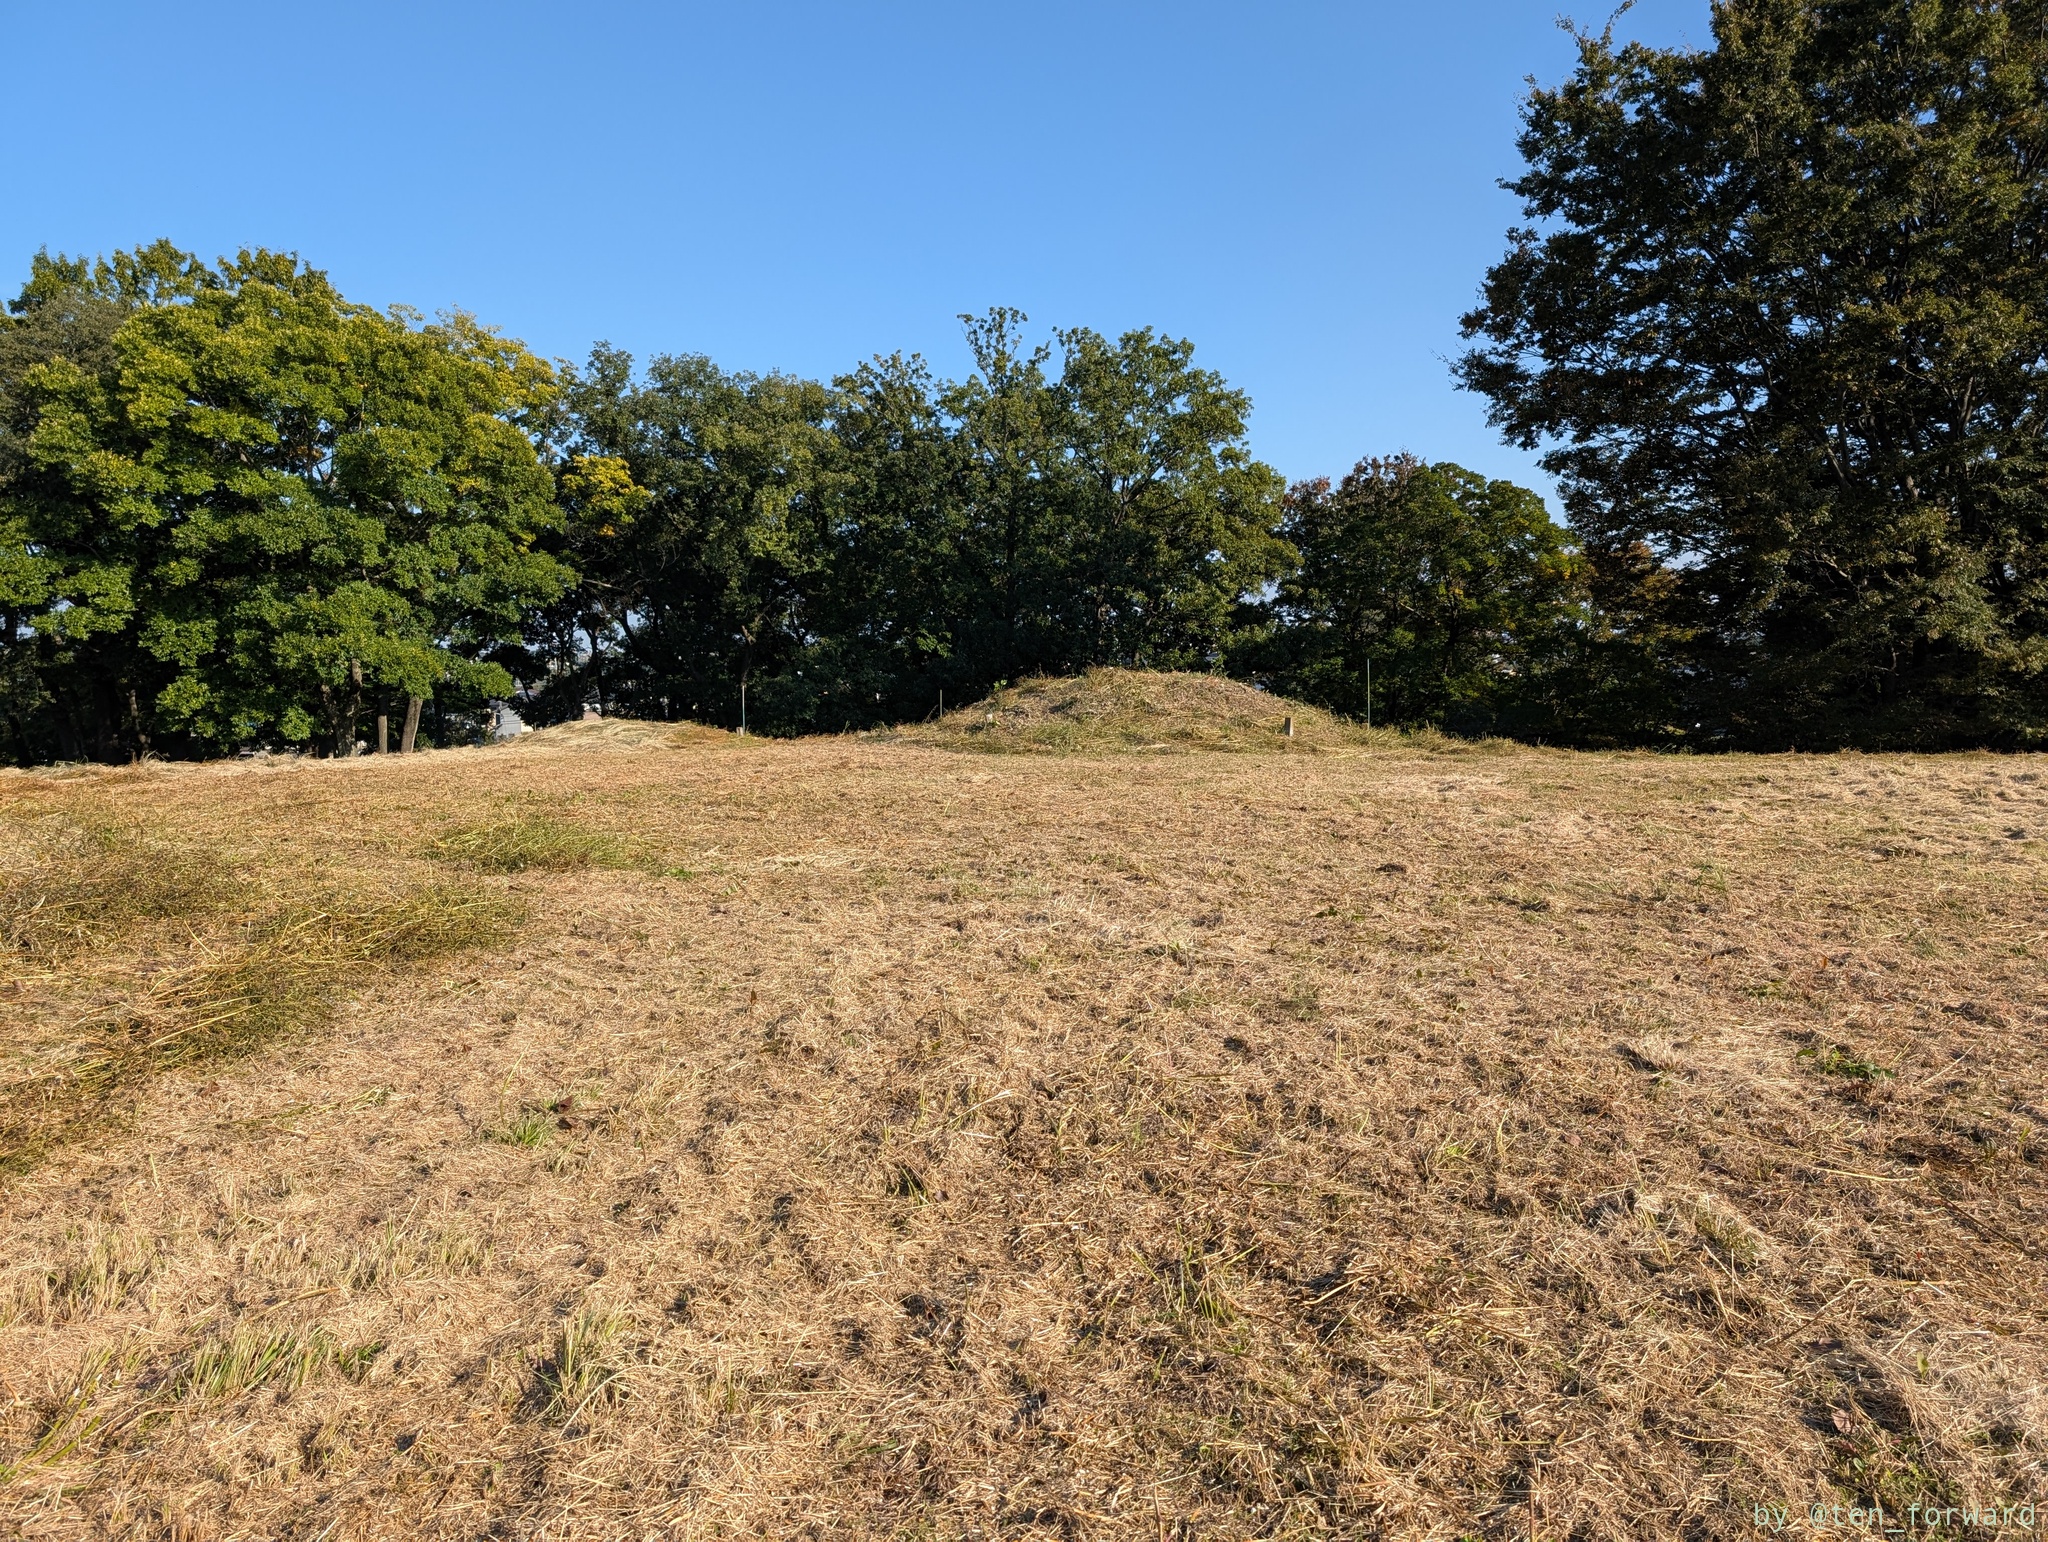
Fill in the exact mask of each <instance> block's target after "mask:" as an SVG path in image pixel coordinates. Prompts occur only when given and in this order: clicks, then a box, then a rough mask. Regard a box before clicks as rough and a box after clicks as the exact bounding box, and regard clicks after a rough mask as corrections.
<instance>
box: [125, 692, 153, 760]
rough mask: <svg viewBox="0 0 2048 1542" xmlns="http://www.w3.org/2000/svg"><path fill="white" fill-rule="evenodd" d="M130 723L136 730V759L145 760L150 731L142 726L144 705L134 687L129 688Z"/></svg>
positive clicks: (147, 752)
mask: <svg viewBox="0 0 2048 1542" xmlns="http://www.w3.org/2000/svg"><path fill="white" fill-rule="evenodd" d="M128 721H129V722H130V723H131V724H133V725H134V728H135V758H136V759H138V760H141V759H144V758H146V757H147V756H148V754H149V730H148V729H147V728H144V727H143V726H142V703H141V701H140V700H138V699H137V697H136V694H135V687H134V686H132V685H131V686H129V687H128Z"/></svg>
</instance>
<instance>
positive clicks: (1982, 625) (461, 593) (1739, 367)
mask: <svg viewBox="0 0 2048 1542" xmlns="http://www.w3.org/2000/svg"><path fill="white" fill-rule="evenodd" d="M1714 28H1715V46H1713V47H1712V48H1708V49H1701V50H1680V51H1671V50H1655V49H1648V48H1643V47H1640V46H1637V45H1629V46H1626V47H1619V48H1617V47H1616V46H1614V44H1613V43H1612V41H1611V39H1610V38H1609V37H1608V36H1606V35H1604V34H1603V35H1598V36H1584V37H1581V38H1580V39H1579V49H1580V57H1579V64H1578V67H1577V69H1576V70H1575V72H1574V73H1573V75H1572V76H1571V78H1570V79H1569V80H1568V81H1567V82H1566V83H1565V84H1564V85H1563V86H1561V87H1558V88H1556V89H1537V90H1534V91H1532V93H1531V95H1530V97H1529V100H1528V102H1527V104H1526V107H1525V112H1524V130H1523V134H1522V137H1521V141H1520V148H1521V151H1522V154H1523V157H1524V160H1525V162H1526V170H1525V172H1524V174H1523V176H1522V177H1521V178H1520V179H1519V180H1518V181H1517V182H1516V183H1514V184H1513V186H1514V188H1515V190H1516V191H1517V192H1518V193H1519V194H1520V196H1521V197H1522V199H1523V200H1524V203H1525V206H1526V208H1527V211H1528V217H1529V219H1530V220H1531V222H1532V223H1531V224H1530V226H1529V227H1528V228H1526V229H1523V230H1518V231H1516V232H1514V233H1512V236H1511V244H1510V248H1509V251H1508V253H1507V255H1506V256H1505V257H1504V259H1503V260H1502V261H1501V262H1500V263H1499V264H1498V265H1497V266H1496V267H1495V268H1494V269H1492V271H1491V272H1490V273H1489V274H1488V275H1487V279H1486V284H1485V288H1484V292H1483V297H1482V303H1481V304H1480V305H1479V306H1478V308H1476V309H1475V310H1474V311H1473V312H1472V314H1471V315H1469V316H1468V317H1467V318H1466V319H1465V330H1466V335H1467V336H1468V337H1469V338H1471V339H1473V340H1474V347H1473V348H1472V350H1471V351H1470V352H1469V353H1467V354H1466V355H1465V357H1464V358H1463V359H1462V360H1460V361H1459V362H1458V364H1457V366H1456V368H1457V370H1458V373H1459V376H1460V378H1461V380H1462V381H1463V383H1464V384H1465V385H1466V386H1468V387H1469V388H1471V389H1473V390H1475V391H1477V392H1480V393H1482V394H1483V395H1484V396H1485V397H1486V398H1487V400H1488V402H1489V403H1490V406H1491V411H1492V414H1493V417H1494V420H1495V422H1496V423H1497V424H1498V425H1499V426H1500V427H1501V429H1502V430H1503V432H1504V433H1505V434H1506V435H1507V436H1508V438H1509V439H1511V440H1512V441H1514V442H1517V443H1519V444H1522V445H1525V446H1527V447H1530V448H1535V449H1540V450H1541V451H1542V452H1543V464H1544V465H1545V466H1546V468H1547V469H1548V470H1549V471H1550V472H1552V473H1553V474H1554V475H1555V476H1557V477H1558V479H1559V483H1560V487H1561V490H1562V496H1563V500H1564V505H1565V513H1566V515H1567V521H1568V522H1567V523H1566V524H1564V525H1559V524H1555V523H1553V522H1552V521H1551V519H1550V518H1549V516H1548V514H1547V512H1546V510H1545V508H1544V506H1543V503H1542V501H1541V499H1540V498H1539V497H1538V496H1537V495H1536V494H1534V493H1532V492H1530V491H1528V490H1527V489H1524V488H1520V487H1516V486H1513V485H1511V484H1509V483H1506V482H1499V481H1489V480H1487V479H1485V478H1483V477H1480V476H1477V475H1475V474H1473V473H1471V472H1469V471H1466V470H1464V469H1462V468H1460V467H1457V466H1454V465H1449V464H1430V463H1426V462H1424V461H1421V460H1418V459H1415V458H1412V457H1408V456H1399V455H1397V456H1392V457H1382V458H1374V459H1368V460H1365V461H1361V462H1360V463H1359V465H1358V466H1357V467H1355V468H1354V469H1353V470H1352V471H1351V472H1350V473H1349V474H1348V475H1346V476H1344V477H1343V478H1342V479H1341V480H1339V481H1337V482H1335V483H1332V482H1330V481H1328V480H1324V479H1317V480H1312V481H1307V482H1301V483H1297V484H1295V485H1294V486H1292V487H1288V486H1287V485H1285V483H1284V482H1283V479H1282V478H1281V477H1280V476H1279V474H1278V473H1277V472H1275V471H1274V470H1273V469H1272V468H1271V467H1269V466H1266V465H1263V464H1261V463H1260V462H1258V461H1257V460H1255V459H1254V458H1253V457H1252V456H1251V454H1250V453H1249V450H1248V449H1247V446H1246V417H1247V414H1248V412H1249V408H1250V404H1249V402H1248V400H1247V399H1246V397H1245V395H1244V394H1243V393H1242V392H1241V391H1238V390H1235V389H1233V388H1232V387H1231V386H1229V385H1228V383H1227V382H1225V381H1224V380H1223V379H1222V378H1220V377H1219V376H1218V375H1216V374H1215V373H1214V372H1212V371H1209V370H1206V369H1203V368H1200V367H1198V366H1197V365H1196V364H1195V362H1194V357H1193V350H1192V348H1191V346H1190V345H1189V344H1188V343H1186V342H1184V341H1178V340H1174V339H1172V338H1168V337H1162V336H1159V335H1157V334H1155V333H1153V332H1151V331H1137V332H1130V333H1126V334H1124V335H1123V336H1121V337H1118V338H1115V339H1110V338H1106V337H1103V336H1100V335H1098V334H1096V333H1094V332H1090V331H1087V330H1085V329H1076V330H1071V331H1064V332H1059V333H1056V334H1055V335H1054V338H1053V340H1052V342H1051V343H1050V344H1046V345H1041V346H1031V345H1028V344H1027V343H1026V341H1025V340H1024V334H1023V330H1022V327H1023V323H1024V320H1025V318H1024V317H1022V316H1021V315H1020V314H1018V313H1017V312H1015V311H1010V310H1001V309H998V310H995V311H991V312H990V313H988V314H987V315H986V316H983V317H980V318H974V319H968V321H967V336H968V342H969V344H970V345H971V349H972V354H973V359H974V369H973V371H972V372H971V373H970V374H969V376H968V378H967V379H966V380H964V381H949V380H941V379H938V378H935V377H934V376H933V375H932V374H931V373H930V371H929V370H928V369H927V368H926V366H925V365H924V364H923V363H922V361H920V360H919V359H917V358H914V357H912V358H905V357H902V356H894V357H889V358H884V359H876V360H873V361H871V362H870V363H868V364H865V365H862V366H861V367H859V368H858V369H855V370H854V371H852V372H851V373H850V374H847V375H843V376H841V377H839V378H837V379H835V380H832V381H830V382H822V381H811V380H802V379H796V378H792V377H788V376H783V375H760V376H757V375H748V374H731V373H727V372H725V371H723V370H721V369H720V368H718V367H717V366H716V365H715V364H713V363H712V362H711V361H709V360H707V359H704V358H701V357H697V356H693V355H678V356H661V357H657V358H654V359H652V360H649V361H648V362H647V363H646V365H645V366H644V368H643V367H639V366H637V365H636V363H635V361H634V360H633V359H632V358H630V357H629V356H627V355H626V354H624V353H621V352H619V351H617V350H615V349H612V348H609V347H604V346H600V347H599V348H598V349H596V350H595V351H594V352H593V353H592V355H591V356H590V358H589V360H588V361H587V363H585V364H584V365H582V366H580V367H570V366H567V365H555V366H551V365H549V364H546V363H544V362H543V361H541V360H539V359H537V358H535V357H534V356H533V355H532V354H530V353H529V352H527V351H526V350H525V349H524V348H523V347H521V346H520V345H519V344H517V343H514V342H511V341H509V340H507V339H505V338H503V337H502V336H500V335H499V334H497V333H496V332H494V331H492V330H490V329H489V328H486V327H484V326H482V325H481V324H479V323H478V322H476V321H475V320H474V319H472V318H470V317H467V316H462V315H455V316H450V317H444V318H442V319H440V320H438V321H435V322H431V323H429V322H426V321H424V320H423V319H422V318H421V317H419V316H417V315H415V314H412V313H410V312H407V311H403V310H394V311H391V312H377V311H373V310H370V309H368V308H366V307H363V306H359V305H354V304H351V303H349V302H348V301H346V300H345V299H344V298H343V297H342V296H341V295H339V294H338V293H336V291H335V290H334V288H333V287H332V285H331V284H330V283H329V282H328V281H327V279H326V278H325V277H324V275H322V274H320V273H319V272H317V271H315V270H312V269H310V268H307V267H305V266H303V265H302V264H300V263H299V262H298V261H297V260H296V259H294V258H290V257H284V256H279V255H276V254H272V253H267V252H245V253H243V254H241V255H240V256H238V257H237V258H235V259H233V260H229V261H223V262H220V263H217V264H214V265H211V266H209V265H207V264H205V263H203V262H201V261H199V260H197V259H196V258H193V257H191V256H189V255H187V254H184V253H182V252H179V251H176V250H174V249H173V248H171V247H170V246H169V245H167V244H162V243H160V244H158V245H156V246H154V247H149V248H145V249H142V250H138V251H135V252H132V253H124V254H119V255H117V256H114V257H112V258H109V259H105V260H99V261H92V262H87V261H82V260H74V259H66V258H61V257H60V258H51V257H48V256H41V257H38V258H37V259H35V261H34V263H33V266H32V270H31V273H30V276H29V279H28V282H27V284H26V286H25V287H24V289H23V290H22V292H21V294H20V296H19V298H17V299H16V300H15V301H13V302H12V303H11V305H10V306H9V307H8V314H7V316H6V317H5V318H4V319H0V613H4V614H0V756H4V757H5V758H7V759H9V760H12V761H15V762H35V761H44V760H50V759H55V758H67V759H79V758H98V759H125V758H128V757H131V756H134V755H138V754H157V755H167V756H196V755H212V754H222V753H230V752H233V751H235V750H238V749H242V748H246V747H250V746H263V745H269V746H279V747H282V746H299V747H305V748H310V749H313V750H315V751H318V752H320V753H341V754H346V753H351V752H352V751H353V750H354V748H355V747H356V746H357V745H359V744H365V743H367V744H369V745H371V746H372V747H382V746H388V747H390V748H393V749H400V748H409V747H411V746H412V745H413V744H415V743H450V742H456V741H459V740H463V739H467V738H474V737H475V736H476V735H477V734H479V733H480V732H481V731H482V729H483V726H484V724H485V723H486V722H487V720H488V716H489V711H490V704H491V703H492V702H494V701H497V700H507V699H509V700H513V701H514V702H515V704H516V706H517V710H518V711H519V712H520V713H521V714H522V715H523V716H525V717H526V718H527V719H528V720H529V721H541V722H544V721H556V720H560V719H564V718H568V717H571V716H575V715H577V714H579V713H580V712H581V711H582V710H583V708H584V706H585V705H586V703H588V704H594V705H596V706H598V707H599V708H600V709H601V710H603V711H605V712H607V713H628V714H634V715H639V716H647V717H659V718H692V719H697V720H700V721H705V722H711V723H719V724H726V725H737V724H739V723H740V722H741V720H742V717H743V715H744V719H745V721H746V722H747V723H748V725H749V726H750V727H752V728H754V729H756V730H757V731H760V732H767V733H803V732H815V731H836V730H841V729H848V728H863V727H868V726H872V725H876V724H881V723H888V722H896V721H901V720H904V719H914V718H917V717H921V716H924V715H926V714H927V713H929V712H930V711H932V710H933V708H934V707H935V705H936V704H937V702H938V701H939V699H940V698H941V696H942V695H943V696H944V697H945V698H946V699H947V700H949V701H953V702H965V701H968V700H971V699H973V698H976V697H978V696H980V695H981V694H983V693H985V692H986V691H987V690H988V689H990V688H991V687H992V686H994V685H995V684H997V683H998V682H1002V681H1007V680H1015V679H1018V678H1021V677H1024V676H1028V675H1033V674H1061V673H1070V672H1073V671H1077V670H1080V669H1083V668H1086V667H1088V666H1091V665H1096V664H1121V665H1128V666H1133V667H1139V668H1158V669H1195V670H1214V671H1224V672H1229V673H1232V674H1235V675H1239V676H1242V677H1246V678H1250V679H1253V680H1255V681H1257V682H1259V683H1261V684H1264V685H1267V686H1269V687H1271V688H1272V689H1275V690H1278V691H1281V692H1285V693H1287V694H1290V695H1294V696H1298V697H1301V698H1304V699H1307V700H1310V701H1313V702H1317V703H1319V704H1322V705H1324V706H1327V707H1330V708H1332V709H1334V710H1337V711H1340V712H1344V713H1348V714H1351V715H1354V716H1357V717H1360V718H1364V717H1367V716H1368V715H1370V716H1371V717H1372V719H1373V720H1374V721H1377V722H1382V723H1389V724H1405V725H1418V724H1434V725H1438V726H1441V727H1444V728H1446V729H1448V730H1451V731H1453V732H1458V733H1471V734H1479V733H1498V734H1511V735H1515V736H1520V737H1525V738H1540V739H1544V740H1546V741H1550V742H1558V743H1573V744H1586V745H1620V744H1638V745H1663V746H1672V747H1697V748H1715V747H1753V748H1777V747H1784V746H1788V745H1789V746H1798V747H1803V748H1807V747H1810V748H1820V747H1826V746H1833V745H1861V746H1865V747H1871V748H1877V747H1888V746H1891V747H1903V746H1915V747H1927V748H1940V747H1948V746H1957V745H1993V746H2023V745H2033V744H2038V743H2040V742H2042V740H2043V739H2044V737H2048V566H2044V563H2043V560H2042V559H2043V557H2044V541H2048V457H2044V452H2043V438H2042V436H2043V433H2044V431H2048V410H2044V402H2043V398H2042V383H2043V380H2044V378H2048V263H2044V261H2043V258H2044V256H2048V253H2044V251H2043V249H2042V248H2043V237H2044V230H2048V172H2044V167H2048V87H2044V82H2048V41H2044V40H2048V0H2043V3H2030V4H2024V5H2023V4H2018V3H2000V0H1985V3H1982V4H1978V5H1973V6H1968V7H1960V6H1957V7H1949V6H1927V5H1924V4H1911V3H1907V0H1723V3H1721V4H1719V5H1717V7H1716V9H1715V13H1714Z"/></svg>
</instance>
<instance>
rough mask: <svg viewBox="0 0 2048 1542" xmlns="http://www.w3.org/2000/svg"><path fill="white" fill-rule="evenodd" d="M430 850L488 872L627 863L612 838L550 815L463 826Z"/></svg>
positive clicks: (560, 870)
mask: <svg viewBox="0 0 2048 1542" xmlns="http://www.w3.org/2000/svg"><path fill="white" fill-rule="evenodd" d="M427 854H428V855H429V856H431V857H434V858H436V859H437V860H439V861H442V862H450V863H455V864H457V865H460V866H463V867H468V868H473V869H475V870H476V871H478V872H483V873H526V872H541V873H566V872H573V871H575V870H576V869H578V868H586V867H624V866H626V865H627V863H626V859H625V853H624V851H623V850H622V848H621V847H620V845H619V843H618V842H617V841H616V840H614V839H613V838H612V837H610V836H608V835H600V834H598V833H596V832H595V831H591V830H586V829H584V828H582V827H581V826H580V825H575V824H571V823H569V822H568V821H566V820H562V819H556V818H554V817H552V816H550V815H546V814H527V815H523V816H521V817H519V818H516V819H500V820H492V821H486V822H484V823H481V824H468V825H459V826H457V827H456V828H454V829H452V830H450V831H448V832H447V833H446V834H444V835H442V836H441V837H440V838H439V839H438V840H436V841H435V842H434V843H433V845H432V846H430V847H429V848H428V853H427Z"/></svg>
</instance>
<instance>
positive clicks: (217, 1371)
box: [170, 1323, 384, 1403]
mask: <svg viewBox="0 0 2048 1542" xmlns="http://www.w3.org/2000/svg"><path fill="white" fill-rule="evenodd" d="M383 1348H384V1346H383V1345H382V1344H355V1345H344V1344H342V1343H341V1342H340V1341H338V1340H337V1339H336V1338H335V1337H334V1335H333V1334H331V1333H329V1332H328V1331H327V1330H326V1329H325V1328H320V1327H313V1328H277V1329H272V1330H265V1329H263V1328H261V1327H259V1326H257V1325H256V1324H254V1323H245V1324H242V1325H240V1326H238V1327H236V1328H235V1329H234V1330H233V1331H232V1332H230V1333H227V1334H225V1335H223V1336H222V1337H219V1338H213V1339H208V1340H207V1341H206V1342H205V1343H203V1344H201V1345H200V1346H199V1347H198V1348H197V1349H195V1350H193V1351H192V1353H191V1355H190V1356H188V1357H187V1359H186V1361H185V1363H184V1364H183V1365H182V1366H180V1367H179V1368H178V1370H177V1372H176V1373H175V1375H174V1376H173V1377H172V1379H171V1385H170V1391H171V1395H172V1396H173V1397H174V1398H177V1399H178V1400H180V1401H183V1402H209V1403H210V1402H221V1401H224V1400H226V1399H228V1398H232V1397H238V1396H240V1395H241V1394H242V1393H244V1392H247V1391H249V1390H251V1389H252V1388H255V1387H262V1386H267V1385H270V1384H271V1383H273V1382H275V1383H281V1384H282V1385H284V1386H285V1387H286V1388H287V1389H289V1388H295V1387H300V1386H303V1385H305V1383H306V1382H307V1381H308V1380H310V1379H311V1378H312V1377H313V1376H314V1375H315V1374H317V1373H318V1372H320V1371H322V1370H325V1369H328V1368H330V1367H331V1368H332V1369H334V1370H336V1371H339V1372H340V1373H341V1374H342V1375H343V1376H346V1377H348V1378H349V1379H350V1380H351V1381H360V1380H362V1378H363V1377H364V1376H366V1375H368V1374H369V1370H370V1364H371V1362H372V1361H373V1360H375V1359H376V1358H377V1355H378V1354H379V1353H380V1352H381V1351H382V1350H383Z"/></svg>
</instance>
